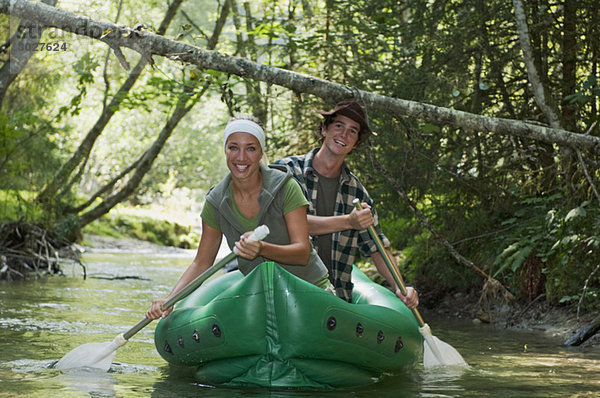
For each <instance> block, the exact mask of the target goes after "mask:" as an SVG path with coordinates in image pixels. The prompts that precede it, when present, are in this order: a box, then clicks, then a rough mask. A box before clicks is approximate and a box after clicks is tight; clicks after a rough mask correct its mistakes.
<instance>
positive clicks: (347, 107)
mask: <svg viewBox="0 0 600 398" xmlns="http://www.w3.org/2000/svg"><path fill="white" fill-rule="evenodd" d="M317 113H319V114H321V115H323V116H335V115H342V116H346V117H349V118H350V119H352V120H354V121H355V122H356V123H358V124H360V136H361V137H362V136H367V137H368V136H369V135H370V133H371V129H370V128H369V124H368V123H367V118H366V117H365V112H364V111H363V109H362V107H361V106H360V105H359V104H358V102H354V101H341V102H338V103H337V104H336V106H335V108H333V109H332V110H330V111H328V112H327V111H317Z"/></svg>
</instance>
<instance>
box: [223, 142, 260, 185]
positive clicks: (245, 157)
mask: <svg viewBox="0 0 600 398" xmlns="http://www.w3.org/2000/svg"><path fill="white" fill-rule="evenodd" d="M262 155H263V153H262V149H261V147H260V143H259V142H258V139H257V138H256V137H255V136H253V135H252V134H248V133H233V134H231V135H230V136H229V137H228V138H227V142H226V143H225V159H226V160H227V167H228V168H229V171H231V176H232V177H233V178H237V179H246V178H249V177H251V176H254V175H255V173H257V172H259V170H260V168H259V162H260V159H261V158H262Z"/></svg>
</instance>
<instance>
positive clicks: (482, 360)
mask: <svg viewBox="0 0 600 398" xmlns="http://www.w3.org/2000/svg"><path fill="white" fill-rule="evenodd" d="M193 254H194V253H193V251H185V252H182V251H177V252H169V253H122V252H115V251H111V252H107V253H102V252H95V253H91V254H88V255H86V256H85V257H84V261H85V263H86V265H87V267H88V275H91V276H93V275H95V274H97V275H102V278H93V277H92V278H89V279H87V280H85V281H83V280H82V279H81V277H69V278H58V277H56V278H49V279H46V280H38V281H30V282H23V283H16V284H15V283H13V284H1V285H0V352H1V353H2V356H1V359H0V382H1V390H0V396H2V397H5V396H6V397H11V396H15V397H16V396H19V397H20V396H29V397H48V396H64V397H90V396H93V397H149V396H152V397H187V396H190V397H191V396H206V397H227V398H229V397H242V396H244V397H281V398H288V397H294V398H297V397H328V398H337V397H340V398H341V397H344V398H347V397H349V396H350V397H371V396H377V397H388V396H389V397H399V396H403V397H482V396H508V397H523V396H527V397H529V398H531V397H559V396H560V397H564V396H581V397H585V396H590V397H591V396H598V395H600V348H599V347H577V348H568V349H567V348H565V347H563V346H562V345H561V344H562V342H561V341H558V340H556V339H552V338H548V337H547V336H545V335H543V334H542V333H537V332H536V333H531V332H530V333H517V332H508V331H504V330H494V329H493V328H491V327H490V326H489V325H472V324H471V323H470V322H467V321H463V320H457V321H456V322H453V323H449V322H448V321H447V320H439V319H430V317H428V316H426V319H427V320H428V323H429V324H430V325H431V326H432V328H433V330H434V334H435V335H436V336H438V337H439V338H440V339H441V340H443V341H446V342H448V343H449V344H451V345H452V346H453V347H454V348H456V349H457V350H458V351H459V352H460V353H461V354H462V355H463V357H464V358H465V360H466V361H467V362H468V363H469V364H470V365H471V368H469V369H464V368H458V369H439V368H438V369H436V368H434V369H423V367H422V366H418V367H417V368H415V369H413V370H411V371H407V372H406V373H404V374H400V375H390V376H386V377H384V378H383V379H382V380H381V381H380V382H378V383H376V384H374V385H370V386H366V387H361V388H354V389H347V390H337V391H329V392H322V391H296V390H294V391H290V390H284V391H276V390H275V391H274V390H263V389H248V388H247V389H239V388H236V389H233V388H223V387H219V388H214V387H211V386H205V385H201V384H198V383H196V382H194V380H193V377H192V371H191V370H190V369H187V370H181V369H176V368H173V367H170V366H168V365H167V364H166V363H165V362H164V361H163V360H162V358H160V356H159V355H158V353H157V352H156V350H155V348H154V341H153V330H154V326H153V324H151V325H150V326H148V327H146V328H145V329H143V330H142V331H140V332H139V333H138V334H137V335H135V336H134V337H133V338H132V339H131V340H130V341H129V342H128V343H127V344H126V345H125V346H123V347H121V348H119V350H118V352H117V354H116V357H115V360H114V362H113V364H112V366H111V369H110V371H109V372H108V373H106V372H98V371H97V370H93V369H78V370H70V371H58V370H56V369H52V368H51V365H52V364H53V363H54V362H55V361H57V360H58V359H59V358H61V357H62V356H63V355H65V354H66V353H67V352H69V351H70V350H71V349H73V348H75V347H77V346H80V345H82V344H86V343H91V342H107V341H111V340H112V339H113V338H114V337H115V336H116V335H117V334H119V333H122V332H124V331H126V330H128V329H129V328H130V327H132V326H133V325H134V324H136V323H137V322H138V321H139V320H141V319H142V317H143V314H144V312H145V310H146V308H147V306H148V305H149V303H150V300H151V299H152V298H154V297H157V296H161V295H164V294H166V293H167V292H168V291H169V290H170V289H171V287H172V286H173V284H174V283H175V281H176V280H177V278H178V277H179V275H180V274H181V272H182V271H183V270H184V269H185V267H186V266H187V265H188V264H189V262H190V261H191V259H192V257H193ZM107 275H108V276H118V277H119V278H118V279H107V278H106V276H107ZM128 277H130V278H128Z"/></svg>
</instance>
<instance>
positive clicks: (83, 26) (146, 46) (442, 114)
mask: <svg viewBox="0 0 600 398" xmlns="http://www.w3.org/2000/svg"><path fill="white" fill-rule="evenodd" d="M0 12H2V13H4V14H10V15H11V16H13V17H19V18H23V19H28V20H32V21H35V22H36V23H38V24H40V25H43V26H46V27H54V28H58V29H61V30H64V31H67V32H71V33H74V34H77V35H82V36H87V37H91V38H94V39H97V40H100V41H102V42H105V43H106V44H107V45H109V46H110V47H111V48H112V49H113V50H114V51H115V52H116V54H117V57H118V58H119V60H120V62H121V64H122V65H123V66H124V67H128V66H127V65H128V62H127V61H126V60H125V59H124V56H123V55H122V52H121V50H120V49H121V48H122V47H125V48H130V49H132V50H135V51H136V52H138V53H140V54H142V55H143V56H144V57H147V59H150V58H151V56H152V55H159V56H163V57H167V58H169V59H172V60H174V61H181V62H186V63H190V64H193V65H196V66H197V67H199V68H202V69H213V70H217V71H221V72H225V73H229V74H233V75H237V76H241V77H244V78H248V79H253V80H258V81H263V82H268V83H271V84H276V85H279V86H282V87H286V88H288V89H290V90H293V91H294V92H296V93H306V94H312V95H315V96H317V97H320V98H324V99H327V100H336V99H341V98H354V99H356V100H357V101H359V102H361V103H362V104H364V105H366V106H367V107H368V108H369V109H372V110H381V111H385V112H388V113H390V114H394V115H404V116H409V117H414V118H418V119H422V120H426V121H429V122H433V123H438V124H449V125H453V126H455V127H459V128H463V129H465V130H467V131H485V132H492V133H496V134H502V135H510V136H518V137H524V138H530V139H533V140H537V141H541V142H545V143H550V144H553V143H555V144H559V145H563V146H572V147H575V148H579V149H582V150H591V151H600V138H598V137H595V136H590V135H585V134H578V133H573V132H569V131H566V130H562V129H557V128H551V127H547V126H542V125H537V124H531V123H527V122H524V121H519V120H511V119H504V118H493V117H486V116H481V115H477V114H473V113H469V112H464V111H458V110H454V109H450V108H444V107H438V106H434V105H430V104H426V103H422V102H414V101H409V100H403V99H399V98H392V97H389V96H384V95H379V94H376V93H373V92H368V91H363V90H359V89H357V88H354V87H349V86H345V85H343V84H338V83H333V82H329V81H326V80H324V79H320V78H317V77H314V76H308V75H304V74H300V73H296V72H293V71H290V70H285V69H279V68H276V67H270V66H266V65H261V64H258V63H255V62H252V61H249V60H247V59H244V58H238V57H234V56H229V55H225V54H222V53H219V52H216V51H209V50H204V49H202V48H199V47H196V46H193V45H190V44H186V43H182V42H178V41H175V40H172V39H169V38H166V37H163V36H159V35H156V34H154V33H152V32H150V31H148V30H144V29H139V30H133V29H132V28H129V27H126V26H117V25H115V24H111V23H108V22H102V21H96V20H93V19H89V18H86V17H82V16H78V15H75V14H73V13H70V12H67V11H63V10H60V9H57V8H54V7H50V6H47V5H45V4H43V3H40V2H36V1H31V0H16V1H10V0H0Z"/></svg>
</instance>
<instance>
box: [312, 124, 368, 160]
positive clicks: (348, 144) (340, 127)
mask: <svg viewBox="0 0 600 398" xmlns="http://www.w3.org/2000/svg"><path fill="white" fill-rule="evenodd" d="M359 132H360V124H358V123H357V122H355V121H354V120H352V119H350V118H349V117H347V116H343V115H336V116H335V117H334V119H333V122H331V124H329V125H328V126H327V127H322V128H321V134H322V135H323V137H324V139H323V148H327V150H329V151H330V152H332V153H333V154H337V155H347V154H349V153H350V152H352V150H353V149H354V148H356V146H357V143H358V134H359Z"/></svg>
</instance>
